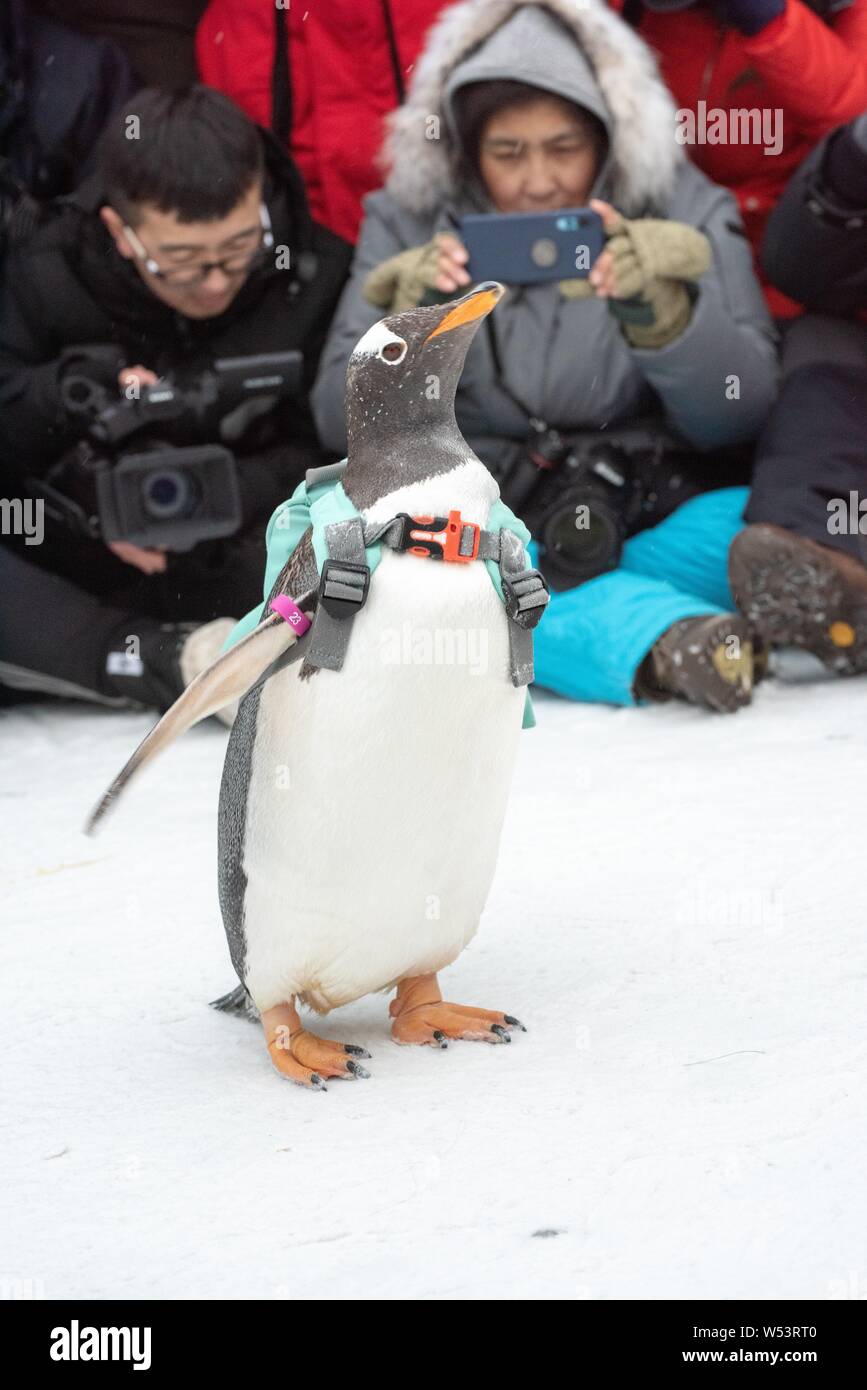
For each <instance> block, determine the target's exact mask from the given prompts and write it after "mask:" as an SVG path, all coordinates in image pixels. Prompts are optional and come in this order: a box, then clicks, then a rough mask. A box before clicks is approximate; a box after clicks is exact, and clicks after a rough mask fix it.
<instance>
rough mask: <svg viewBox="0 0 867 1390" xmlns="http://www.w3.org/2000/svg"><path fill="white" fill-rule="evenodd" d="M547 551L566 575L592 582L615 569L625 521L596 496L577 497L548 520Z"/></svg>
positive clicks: (546, 529)
mask: <svg viewBox="0 0 867 1390" xmlns="http://www.w3.org/2000/svg"><path fill="white" fill-rule="evenodd" d="M541 540H542V543H543V545H544V547H545V552H546V554H548V555H549V556H550V558H551V560H552V561H553V562H554V563H555V564H556V565H557V566H558V567H559V568H560V569H561V570H563V571H564V572H567V573H569V574H571V575H574V576H575V578H576V580H577V579H589V578H590V577H592V576H593V575H595V574H602V573H603V572H604V571H605V570H608V569H612V568H613V567H614V565H616V563H617V560H618V558H619V556H620V548H621V545H622V543H623V521H622V518H621V517H620V516H619V515H618V514H617V513H616V512H613V511H612V510H611V509H610V508H609V507H608V506H607V505H606V504H605V502H604V501H603V500H602V499H601V498H600V497H599V496H594V495H593V494H592V493H590V492H588V493H584V494H581V496H580V498H579V497H577V495H574V494H573V497H572V498H571V499H570V501H569V503H567V505H566V506H561V507H558V508H557V509H556V510H555V511H554V512H552V513H551V515H550V516H549V517H548V518H547V520H546V522H545V524H544V527H543V531H542V536H541Z"/></svg>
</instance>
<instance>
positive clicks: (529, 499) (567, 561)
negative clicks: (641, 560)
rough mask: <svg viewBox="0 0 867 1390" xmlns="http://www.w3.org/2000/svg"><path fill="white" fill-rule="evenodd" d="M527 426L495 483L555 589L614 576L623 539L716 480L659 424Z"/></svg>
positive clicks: (536, 424) (703, 490)
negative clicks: (569, 430)
mask: <svg viewBox="0 0 867 1390" xmlns="http://www.w3.org/2000/svg"><path fill="white" fill-rule="evenodd" d="M531 424H532V429H533V432H532V433H531V436H530V438H529V439H528V441H527V442H526V444H525V445H524V446H523V447H522V448H521V450H520V452H519V453H518V456H517V457H516V458H515V457H513V458H512V459H511V460H510V462H509V464H507V466H506V467H505V468H504V469H503V470H502V471H501V472H499V474H498V479H497V480H498V482H499V485H500V493H501V495H502V497H503V500H504V501H505V502H506V503H507V505H508V506H510V507H511V508H512V509H513V510H514V511H516V512H517V514H518V515H519V516H520V517H522V519H523V520H524V521H525V523H526V524H527V526H528V527H529V529H530V532H531V534H532V536H533V539H534V540H535V541H536V542H537V544H538V546H539V552H540V564H541V567H542V569H543V572H544V574H545V577H546V579H548V581H549V583H550V585H551V587H552V588H553V589H571V588H574V587H575V586H576V585H578V584H583V583H584V582H585V580H587V579H592V578H594V577H595V576H596V575H599V574H604V573H605V572H606V571H608V570H613V569H616V568H617V566H618V564H619V563H620V557H621V553H622V550H623V542H624V541H625V540H626V538H627V536H631V535H633V534H635V532H637V531H642V530H644V529H645V528H646V527H648V526H654V525H656V523H657V522H658V521H661V520H662V519H663V518H664V517H666V516H668V515H669V513H670V512H673V511H674V510H675V508H676V507H679V506H680V504H681V503H682V502H685V501H686V500H687V499H688V498H689V497H694V496H696V495H697V494H698V493H700V492H705V491H707V487H708V478H709V477H711V476H714V477H715V476H716V475H715V474H714V473H712V472H711V470H710V469H709V468H708V467H707V461H705V468H704V469H703V470H702V474H699V472H698V470H697V469H696V468H695V467H694V463H695V458H696V453H695V450H694V449H692V448H690V447H689V446H688V445H687V444H686V443H684V442H681V441H678V440H677V439H676V438H675V437H674V436H673V435H671V434H669V433H667V432H666V431H665V430H664V429H661V428H660V425H659V423H658V422H653V423H651V422H648V423H647V424H644V423H641V422H637V423H636V424H635V426H633V427H627V428H622V429H617V428H615V429H612V430H587V431H581V432H578V433H576V434H570V435H564V434H561V433H560V432H559V430H556V429H552V428H550V427H549V426H547V425H545V424H544V423H542V422H541V421H533V422H531ZM495 471H496V470H495ZM726 481H727V480H726ZM714 485H715V486H718V487H722V486H725V485H726V482H725V481H720V482H715V484H714Z"/></svg>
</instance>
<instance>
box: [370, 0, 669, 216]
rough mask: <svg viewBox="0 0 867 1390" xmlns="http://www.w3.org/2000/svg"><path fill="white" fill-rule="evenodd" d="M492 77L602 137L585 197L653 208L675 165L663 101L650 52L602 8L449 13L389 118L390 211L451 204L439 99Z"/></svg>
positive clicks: (450, 161) (449, 151)
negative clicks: (603, 152) (595, 124)
mask: <svg viewBox="0 0 867 1390" xmlns="http://www.w3.org/2000/svg"><path fill="white" fill-rule="evenodd" d="M519 11H521V12H522V13H521V14H519V13H518V12H519ZM504 26H508V29H507V30H506V31H505V32H503V33H502V34H500V33H499V31H500V30H503V29H504ZM570 34H571V35H572V36H574V39H575V44H574V46H573V45H571V42H570ZM494 78H497V79H499V78H510V79H512V80H514V81H518V82H526V83H528V84H529V85H530V86H534V87H540V88H541V89H542V90H544V91H548V92H553V93H554V94H555V95H557V96H562V97H564V98H565V99H566V100H567V101H571V102H575V103H576V104H579V105H583V106H585V107H587V108H588V109H589V110H591V111H593V113H594V115H597V116H599V118H600V119H601V120H602V121H603V124H604V125H605V126H606V129H607V132H608V139H609V156H608V160H607V161H606V165H605V168H604V171H603V173H602V175H601V177H600V179H599V181H598V182H597V186H596V188H595V189H594V193H595V195H596V196H601V197H606V198H608V199H609V200H610V201H611V202H612V203H613V204H614V206H615V207H617V208H618V209H619V210H620V211H621V212H623V213H625V214H626V215H627V216H633V217H634V216H637V215H639V214H641V213H647V212H653V211H657V210H661V209H662V208H664V207H665V205H666V203H667V201H668V199H669V197H670V196H671V192H672V189H673V186H674V182H675V178H676V175H677V171H678V168H679V167H680V165H681V164H682V162H683V160H684V153H683V149H682V147H681V146H680V145H678V143H677V141H676V139H675V117H674V102H673V101H672V99H671V97H670V95H669V93H668V91H667V89H666V87H665V85H664V83H663V81H662V79H661V77H660V75H659V72H658V70H657V66H656V61H655V59H654V57H653V55H652V53H651V52H650V49H649V48H648V47H647V45H646V44H645V43H644V41H643V40H642V39H641V38H639V36H638V35H637V34H636V33H635V32H634V30H632V29H631V28H630V27H629V26H628V25H627V24H625V23H624V22H623V20H621V19H620V18H619V16H618V15H616V14H615V13H614V12H613V10H611V9H609V8H608V5H607V4H606V3H605V0H462V3H460V4H456V5H453V6H450V7H449V8H448V9H447V10H446V11H445V13H444V14H443V15H442V16H441V18H440V19H439V20H438V21H437V23H436V24H435V25H434V27H433V28H432V30H431V32H430V34H429V36H428V39H427V43H426V44H425V49H424V52H423V54H422V56H421V58H420V60H419V62H418V64H417V66H416V69H415V73H414V76H413V80H412V84H411V87H410V90H409V93H408V96H407V100H406V103H405V104H404V105H403V106H402V107H400V108H399V109H398V110H397V111H395V112H394V113H393V114H392V116H391V117H390V118H389V133H388V137H387V140H386V146H385V152H384V153H385V158H386V162H387V164H388V165H389V166H390V171H391V172H390V174H389V176H388V179H387V183H386V187H387V189H388V191H389V193H390V194H391V195H392V196H393V197H394V198H395V199H396V200H397V202H399V203H401V204H402V205H403V206H404V207H405V208H407V209H408V210H409V211H411V212H414V213H418V214H422V213H427V212H431V211H433V210H434V209H435V208H436V207H437V206H439V205H440V204H442V203H443V202H446V201H448V200H449V199H450V198H453V197H454V196H455V194H456V193H457V191H458V185H459V182H460V173H459V171H460V168H461V151H460V148H459V144H458V141H457V138H456V132H455V129H454V124H453V117H452V110H451V100H450V98H451V95H452V93H453V92H454V91H455V90H457V88H458V87H460V86H463V85H464V83H468V82H477V81H483V80H485V79H494ZM432 118H436V119H435V120H432ZM432 135H434V136H435V137H436V138H431V136H432Z"/></svg>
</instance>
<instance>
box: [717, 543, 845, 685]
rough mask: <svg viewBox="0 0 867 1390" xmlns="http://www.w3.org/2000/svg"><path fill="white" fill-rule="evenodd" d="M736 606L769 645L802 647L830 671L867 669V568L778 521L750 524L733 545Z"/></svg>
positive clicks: (732, 580)
mask: <svg viewBox="0 0 867 1390" xmlns="http://www.w3.org/2000/svg"><path fill="white" fill-rule="evenodd" d="M729 582H730V584H731V590H732V593H733V594H734V597H735V602H736V603H737V605H738V608H739V609H740V610H741V612H742V613H743V614H744V616H745V617H746V618H747V619H748V620H749V622H750V624H751V625H752V626H753V627H754V628H755V630H756V632H757V633H759V634H760V636H761V637H762V639H763V640H764V641H765V642H766V643H767V644H768V645H771V646H778V647H803V648H805V649H806V650H807V651H810V652H813V653H814V655H816V656H818V657H819V659H820V660H821V661H823V662H824V663H825V665H826V666H827V667H828V668H829V669H830V670H832V671H837V672H838V673H839V674H841V675H856V674H858V673H859V672H863V671H867V567H865V566H864V565H862V564H861V563H860V562H859V561H858V560H856V559H855V558H854V557H853V556H850V555H844V554H843V552H842V551H839V550H834V549H833V548H832V547H831V546H827V545H819V544H818V542H817V541H811V540H807V539H806V538H805V537H803V536H797V535H795V533H794V532H792V531H785V530H783V528H782V527H781V526H769V525H764V524H763V525H756V526H747V527H746V529H745V530H743V531H741V532H740V533H739V534H738V535H737V536H736V537H735V539H734V540H733V541H732V544H731V548H730V550H729Z"/></svg>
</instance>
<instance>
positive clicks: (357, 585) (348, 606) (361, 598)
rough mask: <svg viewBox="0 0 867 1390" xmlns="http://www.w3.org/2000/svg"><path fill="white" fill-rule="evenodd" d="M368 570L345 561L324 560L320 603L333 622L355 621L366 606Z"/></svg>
mask: <svg viewBox="0 0 867 1390" xmlns="http://www.w3.org/2000/svg"><path fill="white" fill-rule="evenodd" d="M369 588H370V566H369V565H356V564H352V563H350V561H348V560H326V561H325V564H324V565H323V566H322V578H321V580H320V583H319V602H320V603H321V604H322V607H323V608H324V609H325V611H326V613H330V614H331V616H332V618H337V619H339V620H340V621H345V619H347V618H354V617H355V615H356V613H358V612H359V611H360V610H361V609H362V608H363V607H364V604H365V603H366V602H367V594H368V590H369Z"/></svg>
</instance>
